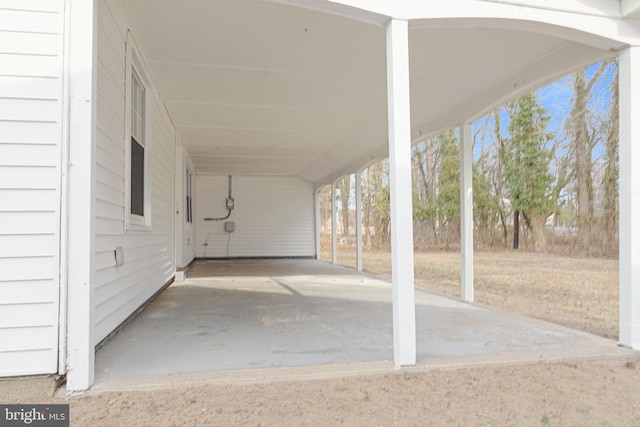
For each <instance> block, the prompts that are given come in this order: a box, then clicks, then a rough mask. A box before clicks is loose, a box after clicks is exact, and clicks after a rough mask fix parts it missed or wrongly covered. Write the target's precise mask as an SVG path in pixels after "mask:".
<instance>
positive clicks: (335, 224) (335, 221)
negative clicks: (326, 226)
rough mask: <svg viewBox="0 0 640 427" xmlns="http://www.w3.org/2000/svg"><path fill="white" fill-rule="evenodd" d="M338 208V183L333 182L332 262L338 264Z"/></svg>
mask: <svg viewBox="0 0 640 427" xmlns="http://www.w3.org/2000/svg"><path fill="white" fill-rule="evenodd" d="M337 215H338V209H337V206H336V183H335V182H332V183H331V264H333V265H337V264H338V218H337Z"/></svg>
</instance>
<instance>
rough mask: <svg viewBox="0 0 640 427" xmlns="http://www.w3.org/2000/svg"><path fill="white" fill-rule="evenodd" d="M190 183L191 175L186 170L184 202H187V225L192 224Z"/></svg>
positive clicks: (191, 180)
mask: <svg viewBox="0 0 640 427" xmlns="http://www.w3.org/2000/svg"><path fill="white" fill-rule="evenodd" d="M192 182H193V174H192V173H191V171H190V170H189V168H187V176H186V188H185V194H186V199H187V200H186V202H187V206H186V212H187V214H186V215H185V221H186V222H188V223H191V224H193V197H192V192H191V191H192V189H191V187H192Z"/></svg>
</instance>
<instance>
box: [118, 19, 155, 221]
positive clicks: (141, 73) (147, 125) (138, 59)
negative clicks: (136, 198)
mask: <svg viewBox="0 0 640 427" xmlns="http://www.w3.org/2000/svg"><path fill="white" fill-rule="evenodd" d="M126 50H127V56H126V74H125V76H126V77H125V162H124V163H125V191H124V193H125V194H124V206H125V211H124V219H125V221H124V226H125V232H126V231H130V230H133V231H136V230H138V231H145V230H151V176H152V175H151V154H152V135H151V128H152V126H151V123H152V107H153V96H152V93H151V90H152V86H151V79H150V78H149V73H148V71H147V68H146V66H145V64H144V62H143V60H142V55H141V53H140V50H139V49H138V47H137V46H136V43H135V41H134V40H133V37H132V35H131V33H130V32H128V33H127V42H126ZM134 79H135V80H136V81H137V82H138V84H139V85H140V86H141V87H142V90H143V94H142V114H141V119H142V128H141V129H139V131H140V132H138V133H139V135H135V136H134V135H132V129H133V126H134V123H133V118H132V112H133V107H132V104H133V102H134V96H133V89H134V82H133V81H134ZM140 135H141V136H142V137H141V141H138V140H137V139H138V138H137V137H138V136H140ZM132 138H135V139H136V142H137V143H138V144H139V145H140V146H141V147H142V148H143V156H144V159H143V163H142V165H143V174H142V179H143V186H142V191H143V203H142V209H143V214H142V215H139V214H135V213H132V212H131V210H132V203H131V196H132V176H131V175H132V159H131V154H132V144H133V142H132Z"/></svg>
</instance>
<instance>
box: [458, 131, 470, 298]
mask: <svg viewBox="0 0 640 427" xmlns="http://www.w3.org/2000/svg"><path fill="white" fill-rule="evenodd" d="M460 251H461V255H462V257H461V258H462V265H461V269H460V279H461V280H460V285H461V289H460V296H461V298H462V301H465V302H473V135H472V133H471V124H470V123H465V124H464V125H462V126H461V127H460Z"/></svg>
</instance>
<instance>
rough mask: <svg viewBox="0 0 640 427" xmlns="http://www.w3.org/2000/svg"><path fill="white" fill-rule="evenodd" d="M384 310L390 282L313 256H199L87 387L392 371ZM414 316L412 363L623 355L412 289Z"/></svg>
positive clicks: (612, 346) (114, 344) (580, 337)
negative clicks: (229, 375) (248, 373)
mask: <svg viewBox="0 0 640 427" xmlns="http://www.w3.org/2000/svg"><path fill="white" fill-rule="evenodd" d="M391 310H392V308H391V285H390V283H389V282H387V281H385V280H383V279H380V278H377V277H374V276H371V275H366V274H359V273H357V272H355V271H354V270H351V269H347V268H344V267H338V266H333V265H330V264H327V263H324V262H321V261H314V260H290V259H284V260H232V261H198V262H196V263H195V264H194V265H193V266H192V267H191V269H190V272H189V276H188V278H187V279H186V280H184V281H182V282H175V283H174V284H172V285H171V286H170V287H169V288H168V289H167V290H166V291H164V292H163V293H162V294H161V295H160V296H159V297H158V298H157V299H156V300H155V301H154V302H153V303H152V304H151V305H150V306H149V307H148V308H147V309H146V310H144V311H143V312H142V313H141V314H140V316H139V317H138V318H136V319H135V320H134V321H133V322H132V323H131V324H130V325H128V326H127V327H126V328H125V329H124V330H122V331H121V332H120V333H119V334H118V335H117V336H116V337H115V338H114V339H113V340H112V341H110V342H109V343H107V345H105V346H104V347H103V348H102V349H101V350H99V351H98V353H97V355H96V386H97V387H100V384H103V385H104V384H106V383H108V382H109V381H111V380H114V379H118V378H140V377H144V376H147V377H148V376H158V375H160V376H163V375H164V376H168V375H176V374H180V373H194V375H196V377H197V376H198V375H202V373H204V372H220V371H225V372H238V371H236V370H246V369H263V368H274V367H278V368H282V367H301V366H305V367H307V368H304V369H305V370H304V372H307V373H312V372H314V370H318V369H320V370H322V369H325V370H326V369H327V368H326V367H327V366H341V367H348V366H352V367H355V366H361V367H362V366H366V364H367V363H371V364H372V365H370V366H377V367H378V368H382V369H392V367H393V363H392V361H393V338H392V311H391ZM416 319H417V325H416V329H417V351H418V367H420V366H422V367H429V366H430V367H447V366H456V365H474V364H493V363H514V362H516V363H519V362H529V361H539V360H557V359H578V358H585V357H586V358H599V357H609V356H617V355H626V354H627V352H629V351H628V350H626V349H622V348H619V347H618V346H617V345H616V343H615V342H613V341H609V340H606V339H603V338H600V337H595V336H592V335H589V334H586V333H583V332H578V331H574V330H570V329H567V328H563V327H560V326H556V325H552V324H549V323H545V322H541V321H537V320H533V319H529V318H523V317H519V316H515V315H511V314H508V313H503V312H498V311H495V310H491V309H487V308H483V307H479V306H476V305H472V304H465V303H461V302H457V301H454V300H451V299H448V298H445V297H441V296H437V295H433V294H430V293H428V292H425V291H421V290H416ZM363 364H365V365H363ZM321 365H322V366H325V368H320V366H321ZM229 370H231V371H229Z"/></svg>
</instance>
